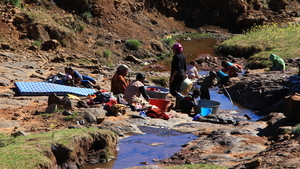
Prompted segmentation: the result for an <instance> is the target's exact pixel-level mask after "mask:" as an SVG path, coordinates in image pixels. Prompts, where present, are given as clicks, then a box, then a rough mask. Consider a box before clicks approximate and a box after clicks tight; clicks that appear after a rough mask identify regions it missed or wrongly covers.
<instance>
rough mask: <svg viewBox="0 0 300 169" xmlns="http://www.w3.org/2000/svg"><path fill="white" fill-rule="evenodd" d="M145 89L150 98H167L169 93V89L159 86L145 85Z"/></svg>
mask: <svg viewBox="0 0 300 169" xmlns="http://www.w3.org/2000/svg"><path fill="white" fill-rule="evenodd" d="M150 89H151V90H150ZM153 89H154V90H153ZM145 90H146V93H147V94H148V95H149V97H150V98H158V99H166V98H167V95H168V94H169V89H166V88H163V87H159V86H145Z"/></svg>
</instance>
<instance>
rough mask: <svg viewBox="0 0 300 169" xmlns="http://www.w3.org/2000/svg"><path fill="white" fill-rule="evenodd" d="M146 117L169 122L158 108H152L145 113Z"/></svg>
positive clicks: (166, 116)
mask: <svg viewBox="0 0 300 169" xmlns="http://www.w3.org/2000/svg"><path fill="white" fill-rule="evenodd" d="M146 115H147V116H148V117H151V118H161V119H164V120H169V119H170V117H169V116H168V115H167V114H166V113H164V112H163V111H162V110H161V109H160V108H158V107H156V106H152V107H151V108H150V109H149V110H148V111H147V112H146Z"/></svg>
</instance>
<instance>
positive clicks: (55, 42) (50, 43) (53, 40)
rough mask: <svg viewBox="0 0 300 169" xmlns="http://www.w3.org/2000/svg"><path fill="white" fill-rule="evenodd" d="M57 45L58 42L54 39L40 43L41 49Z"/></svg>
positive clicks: (52, 47) (53, 47)
mask: <svg viewBox="0 0 300 169" xmlns="http://www.w3.org/2000/svg"><path fill="white" fill-rule="evenodd" d="M58 46H59V42H58V41H57V40H55V39H51V40H48V41H45V42H44V43H43V45H42V49H43V50H49V49H56V48H57V47H58Z"/></svg>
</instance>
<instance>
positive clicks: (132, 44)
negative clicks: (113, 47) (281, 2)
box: [126, 39, 141, 50]
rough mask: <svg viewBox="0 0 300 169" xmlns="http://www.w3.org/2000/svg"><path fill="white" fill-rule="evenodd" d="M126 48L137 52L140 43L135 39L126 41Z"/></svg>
mask: <svg viewBox="0 0 300 169" xmlns="http://www.w3.org/2000/svg"><path fill="white" fill-rule="evenodd" d="M126 46H127V47H128V48H129V49H130V50H139V49H140V48H141V42H140V41H139V40H137V39H128V40H127V41H126Z"/></svg>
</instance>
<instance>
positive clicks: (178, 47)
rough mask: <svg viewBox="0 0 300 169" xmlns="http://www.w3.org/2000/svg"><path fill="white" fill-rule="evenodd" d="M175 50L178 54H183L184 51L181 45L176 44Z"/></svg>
mask: <svg viewBox="0 0 300 169" xmlns="http://www.w3.org/2000/svg"><path fill="white" fill-rule="evenodd" d="M173 49H175V50H176V51H177V52H182V51H183V47H182V46H181V44H180V43H175V44H174V45H173Z"/></svg>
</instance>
